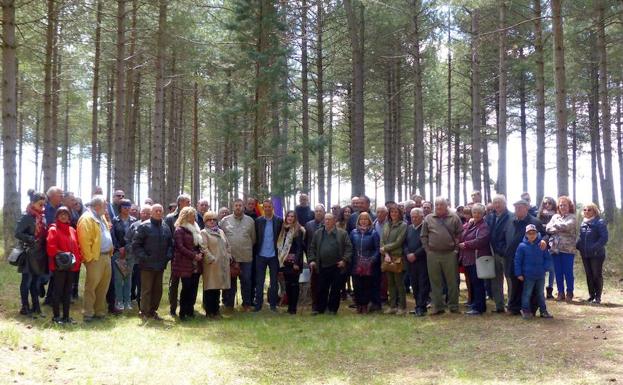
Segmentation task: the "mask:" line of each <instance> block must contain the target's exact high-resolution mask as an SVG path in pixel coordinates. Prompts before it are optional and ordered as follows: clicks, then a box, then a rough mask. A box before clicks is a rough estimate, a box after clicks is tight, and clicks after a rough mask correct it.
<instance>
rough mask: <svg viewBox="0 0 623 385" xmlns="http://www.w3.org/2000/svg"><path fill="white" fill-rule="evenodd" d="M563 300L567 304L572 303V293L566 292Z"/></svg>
mask: <svg viewBox="0 0 623 385" xmlns="http://www.w3.org/2000/svg"><path fill="white" fill-rule="evenodd" d="M565 300H566V301H567V303H571V302H573V292H572V291H568V292H567V297H566V298H565Z"/></svg>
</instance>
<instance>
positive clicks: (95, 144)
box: [91, 0, 102, 195]
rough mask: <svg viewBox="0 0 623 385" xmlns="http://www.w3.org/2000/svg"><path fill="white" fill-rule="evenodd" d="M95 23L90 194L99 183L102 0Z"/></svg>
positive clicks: (99, 0)
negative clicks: (98, 134) (98, 136)
mask: <svg viewBox="0 0 623 385" xmlns="http://www.w3.org/2000/svg"><path fill="white" fill-rule="evenodd" d="M95 18H96V23H95V58H94V59H93V92H92V96H91V105H92V107H91V195H93V192H94V191H95V188H96V187H97V184H98V183H99V175H100V164H99V157H98V153H99V152H100V151H101V149H99V140H98V138H97V133H98V130H99V128H98V109H99V80H100V79H99V73H100V56H101V36H102V1H101V0H98V1H97V14H96V17H95Z"/></svg>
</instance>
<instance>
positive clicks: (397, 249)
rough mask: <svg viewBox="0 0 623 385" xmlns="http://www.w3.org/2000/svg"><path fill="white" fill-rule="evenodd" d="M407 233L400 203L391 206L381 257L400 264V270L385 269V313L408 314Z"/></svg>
mask: <svg viewBox="0 0 623 385" xmlns="http://www.w3.org/2000/svg"><path fill="white" fill-rule="evenodd" d="M406 235H407V224H406V223H405V221H404V220H403V215H402V211H401V210H400V208H399V207H398V205H396V204H394V205H391V206H389V221H387V222H386V223H385V225H384V226H383V234H382V236H381V249H380V252H381V258H383V260H384V262H386V263H394V264H397V265H399V266H400V267H399V271H385V275H386V276H387V287H388V291H389V309H387V310H386V311H385V314H398V315H403V314H406V309H407V294H406V290H405V285H404V265H405V264H404V263H403V262H404V256H403V254H402V252H403V245H404V241H405V236H406Z"/></svg>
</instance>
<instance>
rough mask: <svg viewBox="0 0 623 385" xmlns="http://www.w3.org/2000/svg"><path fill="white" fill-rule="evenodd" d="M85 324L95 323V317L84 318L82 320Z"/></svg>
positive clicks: (87, 316)
mask: <svg viewBox="0 0 623 385" xmlns="http://www.w3.org/2000/svg"><path fill="white" fill-rule="evenodd" d="M82 320H83V321H84V322H85V323H90V322H93V321H95V317H94V316H92V315H85V316H84V318H83V319H82Z"/></svg>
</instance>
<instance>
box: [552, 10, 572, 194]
mask: <svg viewBox="0 0 623 385" xmlns="http://www.w3.org/2000/svg"><path fill="white" fill-rule="evenodd" d="M561 3H562V0H552V30H553V34H554V86H555V89H556V171H557V185H558V195H559V196H560V195H567V194H568V193H569V155H568V145H567V100H566V99H567V90H566V84H565V83H566V80H565V50H564V36H563V29H562V28H563V27H562V26H563V21H562V14H561Z"/></svg>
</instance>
